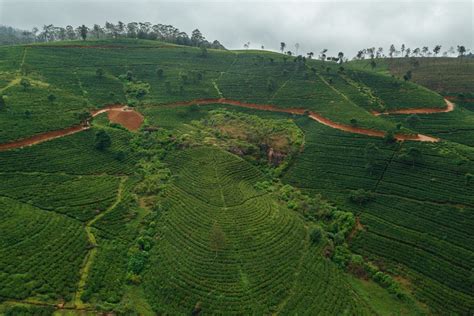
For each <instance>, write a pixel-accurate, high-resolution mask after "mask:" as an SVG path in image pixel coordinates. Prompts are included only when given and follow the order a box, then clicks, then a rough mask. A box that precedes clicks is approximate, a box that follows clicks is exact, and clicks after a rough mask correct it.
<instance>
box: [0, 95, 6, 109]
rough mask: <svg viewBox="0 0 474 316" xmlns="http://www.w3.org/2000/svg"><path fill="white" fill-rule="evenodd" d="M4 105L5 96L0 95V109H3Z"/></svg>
mask: <svg viewBox="0 0 474 316" xmlns="http://www.w3.org/2000/svg"><path fill="white" fill-rule="evenodd" d="M5 105H6V102H5V97H4V96H3V95H0V110H1V109H3V108H4V107H5Z"/></svg>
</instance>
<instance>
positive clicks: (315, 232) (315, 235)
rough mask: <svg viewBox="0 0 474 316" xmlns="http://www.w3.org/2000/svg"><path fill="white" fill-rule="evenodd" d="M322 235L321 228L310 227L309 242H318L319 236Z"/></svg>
mask: <svg viewBox="0 0 474 316" xmlns="http://www.w3.org/2000/svg"><path fill="white" fill-rule="evenodd" d="M322 236H323V233H322V231H321V228H319V227H313V228H311V230H310V232H309V238H310V239H311V242H312V243H313V244H319V242H320V241H321V237H322Z"/></svg>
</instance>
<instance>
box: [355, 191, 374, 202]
mask: <svg viewBox="0 0 474 316" xmlns="http://www.w3.org/2000/svg"><path fill="white" fill-rule="evenodd" d="M349 198H350V200H351V202H354V203H357V204H359V205H363V204H367V203H368V202H370V201H373V200H374V199H375V196H374V194H373V193H372V192H371V191H366V190H364V189H358V190H352V191H351V194H350V196H349Z"/></svg>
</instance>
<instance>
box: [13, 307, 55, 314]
mask: <svg viewBox="0 0 474 316" xmlns="http://www.w3.org/2000/svg"><path fill="white" fill-rule="evenodd" d="M53 313H54V307H52V306H50V307H46V306H20V305H18V306H16V305H14V306H11V307H8V308H7V309H6V310H5V314H4V315H5V316H51V315H53Z"/></svg>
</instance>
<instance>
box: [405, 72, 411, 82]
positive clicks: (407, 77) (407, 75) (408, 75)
mask: <svg viewBox="0 0 474 316" xmlns="http://www.w3.org/2000/svg"><path fill="white" fill-rule="evenodd" d="M403 80H405V81H410V80H411V70H408V71H407V72H406V74H405V75H403Z"/></svg>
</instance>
